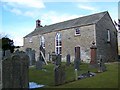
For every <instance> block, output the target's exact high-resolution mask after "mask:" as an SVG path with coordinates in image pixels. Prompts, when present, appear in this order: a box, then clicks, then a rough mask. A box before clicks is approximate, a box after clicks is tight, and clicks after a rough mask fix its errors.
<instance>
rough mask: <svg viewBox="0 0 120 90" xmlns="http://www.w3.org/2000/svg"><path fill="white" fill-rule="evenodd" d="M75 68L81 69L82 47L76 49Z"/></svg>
mask: <svg viewBox="0 0 120 90" xmlns="http://www.w3.org/2000/svg"><path fill="white" fill-rule="evenodd" d="M74 68H75V69H77V70H79V69H80V47H79V46H77V47H75V60H74Z"/></svg>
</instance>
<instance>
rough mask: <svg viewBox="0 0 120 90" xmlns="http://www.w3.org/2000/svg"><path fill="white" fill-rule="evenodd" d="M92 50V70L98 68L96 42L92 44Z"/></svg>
mask: <svg viewBox="0 0 120 90" xmlns="http://www.w3.org/2000/svg"><path fill="white" fill-rule="evenodd" d="M90 49H91V53H90V54H91V61H90V65H89V66H90V68H97V66H98V65H97V47H96V45H95V42H94V41H93V42H92V46H91V47H90Z"/></svg>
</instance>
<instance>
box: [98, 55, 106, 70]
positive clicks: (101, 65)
mask: <svg viewBox="0 0 120 90" xmlns="http://www.w3.org/2000/svg"><path fill="white" fill-rule="evenodd" d="M104 71H106V66H105V64H104V61H103V60H102V58H101V57H100V60H99V64H98V72H104Z"/></svg>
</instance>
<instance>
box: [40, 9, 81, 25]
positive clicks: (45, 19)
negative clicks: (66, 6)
mask: <svg viewBox="0 0 120 90" xmlns="http://www.w3.org/2000/svg"><path fill="white" fill-rule="evenodd" d="M41 16H42V17H41V23H42V24H43V25H45V24H47V25H49V24H54V23H58V22H62V21H66V20H70V19H74V18H77V17H80V16H83V15H77V14H73V15H71V14H66V13H64V14H60V13H57V12H54V11H49V12H48V13H45V14H43V15H41Z"/></svg>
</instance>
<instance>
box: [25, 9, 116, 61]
mask: <svg viewBox="0 0 120 90" xmlns="http://www.w3.org/2000/svg"><path fill="white" fill-rule="evenodd" d="M92 42H95V45H96V46H97V59H99V58H100V56H101V57H102V58H103V59H104V60H105V61H113V60H117V55H118V47H117V30H116V28H115V26H114V23H113V22H112V19H111V17H110V15H109V13H108V12H107V11H105V12H100V13H96V14H92V15H88V16H83V17H79V18H75V19H71V20H68V21H64V22H59V23H56V24H52V25H45V26H42V25H41V21H40V20H37V21H36V28H35V29H34V31H33V32H31V33H29V34H28V35H26V36H25V37H24V46H23V48H24V50H25V49H26V48H32V49H33V50H35V58H36V60H37V58H38V57H39V53H40V51H39V48H40V45H42V46H43V48H44V49H45V58H46V60H49V57H50V54H52V52H55V53H56V54H61V55H62V60H63V61H64V60H66V55H67V54H70V55H71V61H73V60H74V58H75V47H76V46H79V47H80V56H81V60H83V61H85V62H89V61H90V47H91V45H92Z"/></svg>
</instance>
